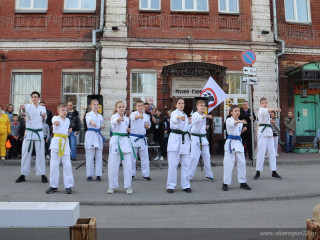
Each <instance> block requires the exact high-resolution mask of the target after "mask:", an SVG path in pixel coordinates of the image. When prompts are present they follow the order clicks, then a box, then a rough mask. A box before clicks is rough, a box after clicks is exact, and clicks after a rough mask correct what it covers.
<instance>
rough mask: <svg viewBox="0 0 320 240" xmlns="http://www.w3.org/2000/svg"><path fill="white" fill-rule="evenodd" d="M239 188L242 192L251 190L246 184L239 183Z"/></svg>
mask: <svg viewBox="0 0 320 240" xmlns="http://www.w3.org/2000/svg"><path fill="white" fill-rule="evenodd" d="M240 188H241V189H244V190H251V187H249V185H248V184H247V183H240Z"/></svg>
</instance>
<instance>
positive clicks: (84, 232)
mask: <svg viewBox="0 0 320 240" xmlns="http://www.w3.org/2000/svg"><path fill="white" fill-rule="evenodd" d="M70 240H97V220H96V218H79V219H78V221H77V222H76V224H75V225H74V226H73V227H70Z"/></svg>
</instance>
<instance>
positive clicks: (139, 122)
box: [130, 111, 151, 177]
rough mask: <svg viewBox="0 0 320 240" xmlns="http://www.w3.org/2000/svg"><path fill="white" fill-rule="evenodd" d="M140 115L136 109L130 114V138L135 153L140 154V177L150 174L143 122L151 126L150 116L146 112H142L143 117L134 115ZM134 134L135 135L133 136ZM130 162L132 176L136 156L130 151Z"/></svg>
mask: <svg viewBox="0 0 320 240" xmlns="http://www.w3.org/2000/svg"><path fill="white" fill-rule="evenodd" d="M137 114H138V115H140V113H139V112H138V111H136V112H133V113H131V114H130V121H131V124H130V128H131V131H130V139H131V142H132V145H133V148H134V151H135V154H136V155H138V153H139V156H140V161H141V174H142V177H149V175H150V165H149V153H148V142H147V138H146V128H145V127H144V124H149V128H150V126H151V122H150V117H149V116H148V115H147V114H145V113H144V114H143V119H140V118H138V119H135V115H137ZM133 135H136V136H133ZM131 162H132V176H135V175H136V158H135V156H134V154H133V152H132V153H131Z"/></svg>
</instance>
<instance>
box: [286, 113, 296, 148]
mask: <svg viewBox="0 0 320 240" xmlns="http://www.w3.org/2000/svg"><path fill="white" fill-rule="evenodd" d="M284 128H285V132H286V153H288V152H293V140H294V133H295V129H296V120H295V119H294V118H293V114H292V112H288V116H287V117H286V118H285V119H284Z"/></svg>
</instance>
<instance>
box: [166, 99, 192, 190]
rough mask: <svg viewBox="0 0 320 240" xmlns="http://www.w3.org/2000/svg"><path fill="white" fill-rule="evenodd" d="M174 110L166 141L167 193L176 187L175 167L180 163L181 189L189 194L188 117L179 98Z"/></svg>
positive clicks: (182, 101)
mask: <svg viewBox="0 0 320 240" xmlns="http://www.w3.org/2000/svg"><path fill="white" fill-rule="evenodd" d="M176 108H177V109H176V110H174V111H173V112H172V113H171V117H170V128H171V133H170V136H169V139H168V148H167V152H168V179H167V193H173V192H174V188H175V187H176V185H177V167H178V164H179V162H181V183H180V184H181V188H182V189H183V191H185V192H187V193H191V192H192V190H191V188H190V178H189V174H190V158H189V153H190V139H189V134H188V117H187V115H186V114H185V113H184V112H183V109H184V100H183V99H182V98H179V99H178V100H177V104H176Z"/></svg>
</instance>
